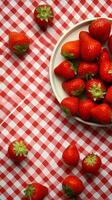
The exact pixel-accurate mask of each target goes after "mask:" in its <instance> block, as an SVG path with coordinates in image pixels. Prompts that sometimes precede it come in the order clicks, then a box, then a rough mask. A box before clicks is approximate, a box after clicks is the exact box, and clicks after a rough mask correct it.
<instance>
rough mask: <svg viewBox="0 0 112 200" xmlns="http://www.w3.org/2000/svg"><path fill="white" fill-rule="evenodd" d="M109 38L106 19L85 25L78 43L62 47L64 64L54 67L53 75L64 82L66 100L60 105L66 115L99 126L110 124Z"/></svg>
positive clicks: (111, 65) (111, 70)
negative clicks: (86, 29)
mask: <svg viewBox="0 0 112 200" xmlns="http://www.w3.org/2000/svg"><path fill="white" fill-rule="evenodd" d="M110 34H111V22H110V21H109V20H108V19H106V18H99V19H96V20H94V21H92V22H91V23H90V24H89V27H88V32H87V31H81V32H80V33H79V39H78V40H74V41H68V42H66V43H64V44H63V45H62V47H61V55H62V56H63V57H64V58H65V60H64V61H62V62H61V63H60V64H59V65H58V66H56V67H55V69H54V73H55V74H56V76H60V77H62V78H64V81H63V83H62V88H63V90H64V91H65V92H66V93H67V94H68V97H66V98H64V99H63V100H62V101H61V103H60V105H61V108H62V109H63V110H64V112H65V113H66V114H70V115H73V116H79V117H80V118H81V119H83V120H85V121H91V122H96V123H99V124H110V123H111V121H112V107H111V105H112V62H111V54H112V35H110ZM104 45H105V46H106V47H104ZM77 63H78V64H77Z"/></svg>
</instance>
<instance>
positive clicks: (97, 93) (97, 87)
mask: <svg viewBox="0 0 112 200" xmlns="http://www.w3.org/2000/svg"><path fill="white" fill-rule="evenodd" d="M88 91H89V92H90V93H91V94H92V97H93V100H94V101H96V100H97V99H98V98H104V95H105V94H106V92H105V91H103V90H102V88H101V84H100V83H99V84H93V85H92V86H91V87H90V89H89V90H88Z"/></svg>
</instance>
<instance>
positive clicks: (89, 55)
mask: <svg viewBox="0 0 112 200" xmlns="http://www.w3.org/2000/svg"><path fill="white" fill-rule="evenodd" d="M79 38H80V51H81V57H82V59H84V60H86V61H92V60H94V59H96V58H97V57H98V56H99V55H100V52H101V44H100V42H98V41H97V40H95V39H93V38H92V37H91V36H90V34H89V33H88V32H86V31H81V32H80V34H79Z"/></svg>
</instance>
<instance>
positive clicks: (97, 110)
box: [91, 103, 112, 124]
mask: <svg viewBox="0 0 112 200" xmlns="http://www.w3.org/2000/svg"><path fill="white" fill-rule="evenodd" d="M91 116H92V118H93V119H94V120H95V121H97V122H98V123H100V124H109V123H110V122H111V119H112V109H111V107H110V106H109V105H108V104H106V103H102V104H99V105H97V106H95V107H94V108H92V109H91Z"/></svg>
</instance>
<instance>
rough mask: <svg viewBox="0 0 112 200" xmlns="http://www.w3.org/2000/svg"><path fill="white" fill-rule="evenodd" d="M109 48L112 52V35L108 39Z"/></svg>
mask: <svg viewBox="0 0 112 200" xmlns="http://www.w3.org/2000/svg"><path fill="white" fill-rule="evenodd" d="M108 48H109V50H110V53H111V54H112V35H111V36H110V37H109V39H108Z"/></svg>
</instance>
